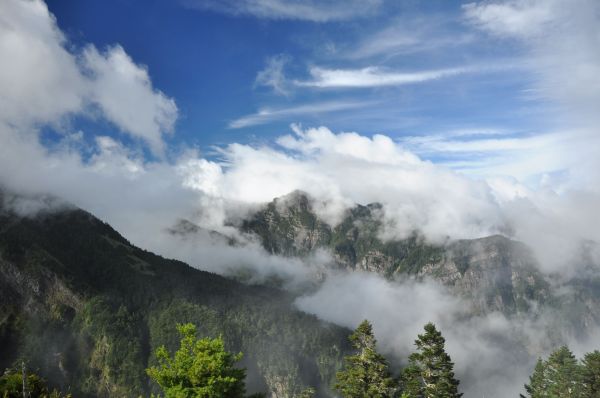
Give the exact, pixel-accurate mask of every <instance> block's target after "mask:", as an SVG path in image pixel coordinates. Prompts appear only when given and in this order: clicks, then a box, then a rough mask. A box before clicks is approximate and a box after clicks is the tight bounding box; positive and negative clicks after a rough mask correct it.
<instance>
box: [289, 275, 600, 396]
mask: <svg viewBox="0 0 600 398" xmlns="http://www.w3.org/2000/svg"><path fill="white" fill-rule="evenodd" d="M296 305H297V306H298V308H300V309H301V310H303V311H306V312H309V313H312V314H315V315H317V316H318V317H319V318H321V319H324V320H327V321H332V322H335V323H337V324H340V325H343V326H346V327H348V328H355V327H356V326H357V325H358V324H359V323H360V322H361V321H362V320H363V319H369V320H370V321H371V322H372V323H373V327H374V331H375V335H376V337H377V339H378V341H379V348H380V350H381V351H382V352H384V353H385V354H386V355H387V356H388V358H389V359H391V362H392V364H393V365H394V366H395V367H397V366H398V365H399V364H405V363H406V361H407V358H408V355H410V353H412V352H414V350H415V347H414V344H413V342H414V340H415V339H416V336H417V334H420V333H422V331H423V325H424V324H426V323H427V322H434V323H435V324H436V326H437V327H438V328H439V329H440V330H441V331H442V333H443V335H444V337H445V338H446V348H447V351H448V353H449V354H450V356H451V357H452V360H453V361H454V362H455V370H456V373H457V377H458V378H459V379H460V380H461V385H460V391H461V392H463V393H464V394H465V396H467V397H481V396H485V397H498V398H500V397H509V396H518V395H519V393H523V384H524V383H526V382H527V381H528V375H529V374H530V372H531V370H532V368H533V365H534V362H535V359H536V357H537V356H540V355H547V353H548V352H549V351H552V350H553V349H554V348H555V346H556V345H557V344H560V343H566V344H569V345H571V346H573V347H576V348H578V350H579V351H581V349H583V350H589V349H590V347H593V345H590V344H589V342H590V340H577V339H575V338H573V337H572V335H570V334H569V333H568V332H566V331H564V333H563V334H562V335H561V337H560V338H559V340H558V341H557V340H556V337H550V335H549V334H548V331H550V330H553V324H552V322H553V321H556V318H555V317H553V315H552V314H551V313H548V314H546V313H544V314H541V315H539V316H535V317H534V316H532V315H528V316H525V317H514V318H508V317H506V316H505V315H503V314H501V313H498V312H493V313H490V314H487V315H481V316H471V315H469V304H468V303H466V302H463V301H462V300H461V299H459V298H457V297H455V296H453V295H451V294H450V293H449V292H448V291H446V290H445V288H444V287H443V286H440V285H438V284H436V283H435V282H433V281H424V282H420V283H417V282H414V281H411V280H404V281H395V282H392V281H388V280H385V279H383V278H382V277H380V276H377V275H373V274H362V273H344V274H336V275H329V277H328V278H327V279H326V281H325V283H324V284H323V285H322V286H321V287H320V288H319V289H318V290H317V291H316V292H313V293H310V294H307V295H305V296H302V297H299V298H298V299H297V300H296ZM559 323H560V322H559ZM554 325H556V323H555V324H554ZM554 333H555V334H556V335H558V334H561V333H562V331H560V330H557V329H554ZM594 333H597V330H596V331H593V332H592V335H593V334H594Z"/></svg>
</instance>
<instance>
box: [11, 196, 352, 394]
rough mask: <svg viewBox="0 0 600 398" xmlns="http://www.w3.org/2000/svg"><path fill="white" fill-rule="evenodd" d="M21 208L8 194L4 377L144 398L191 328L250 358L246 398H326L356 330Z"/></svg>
mask: <svg viewBox="0 0 600 398" xmlns="http://www.w3.org/2000/svg"><path fill="white" fill-rule="evenodd" d="M20 200H21V198H19V197H15V196H14V195H9V194H7V193H2V192H0V366H2V367H3V368H7V367H11V366H14V364H15V363H20V360H25V361H27V363H28V367H29V368H30V369H34V370H36V371H37V372H38V373H39V374H41V376H43V377H45V378H46V379H48V380H49V382H50V384H51V385H52V386H55V387H58V388H60V389H61V390H63V391H71V392H72V393H73V394H74V396H77V397H92V396H99V397H109V396H110V397H131V396H138V395H148V394H149V392H150V391H151V386H150V385H149V381H148V378H147V377H146V375H145V372H144V369H145V368H146V367H147V366H149V365H150V364H153V363H154V361H155V358H154V357H153V354H152V353H153V352H154V351H155V349H156V348H157V347H159V346H160V345H162V344H165V345H166V346H167V347H168V348H170V349H174V348H175V347H176V345H177V343H178V336H177V334H176V331H175V324H176V323H177V322H193V323H195V324H196V325H197V326H198V330H199V333H200V335H206V336H217V335H222V336H223V337H224V339H225V342H226V348H227V349H228V350H230V351H234V352H238V351H242V352H244V354H245V356H244V359H243V362H242V365H243V366H245V367H247V368H248V378H247V380H248V389H249V391H250V392H254V391H263V392H267V393H269V394H270V395H271V396H273V397H287V396H293V395H294V394H295V393H297V392H298V391H300V390H301V389H303V388H304V387H306V386H316V387H317V389H318V395H320V396H328V395H329V394H330V393H329V385H330V384H331V381H332V378H333V377H334V375H335V371H336V370H337V369H339V367H340V366H341V360H342V357H343V355H344V354H345V353H347V351H348V349H349V347H348V345H347V335H348V333H349V331H348V330H346V329H344V328H341V327H338V326H335V325H332V324H329V323H325V322H322V321H320V320H318V319H317V318H315V317H314V316H311V315H307V314H305V313H302V312H300V311H297V310H296V309H295V308H294V306H293V297H292V296H290V295H289V294H288V293H286V292H285V291H281V290H278V289H274V288H271V287H264V286H248V285H244V284H241V283H238V282H236V281H233V280H230V279H226V278H223V277H221V276H218V275H215V274H212V273H208V272H204V271H199V270H197V269H193V268H191V267H189V266H188V265H186V264H184V263H181V262H179V261H174V260H168V259H165V258H162V257H160V256H157V255H155V254H152V253H150V252H147V251H144V250H141V249H139V248H137V247H135V246H133V245H132V244H131V243H130V242H128V241H127V240H126V239H125V238H124V237H122V236H121V235H119V234H118V233H117V232H116V231H115V230H114V229H113V228H111V227H110V226H109V225H108V224H106V223H104V222H102V221H100V220H99V219H97V218H95V217H94V216H93V215H91V214H89V213H87V212H85V211H83V210H80V209H77V208H73V207H70V206H58V207H55V208H54V207H53V208H51V209H50V210H48V209H46V210H44V207H43V206H42V210H36V212H35V213H34V214H33V215H20V213H22V212H18V211H16V210H15V206H14V204H15V203H18V202H19V201H20ZM44 200H45V199H44V198H42V202H43V201H44ZM50 201H51V200H50ZM8 204H12V205H10V206H9V205H8Z"/></svg>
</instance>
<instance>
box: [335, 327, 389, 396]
mask: <svg viewBox="0 0 600 398" xmlns="http://www.w3.org/2000/svg"><path fill="white" fill-rule="evenodd" d="M350 341H351V342H352V346H353V347H354V348H355V349H356V350H357V353H356V355H351V356H348V357H346V358H345V362H346V364H345V367H344V370H342V371H340V372H338V373H337V383H336V384H335V388H336V389H337V390H338V391H339V392H340V393H341V394H342V396H343V397H346V398H387V397H393V396H394V394H395V392H396V389H397V386H396V383H395V381H394V380H393V379H392V378H391V377H390V373H389V371H388V364H387V362H386V360H385V358H384V357H383V356H382V355H381V354H379V353H378V352H377V349H376V343H377V341H376V340H375V336H374V335H373V327H372V326H371V324H370V323H369V321H367V320H365V321H363V322H362V323H361V324H360V325H359V326H358V328H357V329H356V331H355V332H354V333H352V335H350Z"/></svg>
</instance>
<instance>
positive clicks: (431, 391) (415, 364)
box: [402, 323, 462, 398]
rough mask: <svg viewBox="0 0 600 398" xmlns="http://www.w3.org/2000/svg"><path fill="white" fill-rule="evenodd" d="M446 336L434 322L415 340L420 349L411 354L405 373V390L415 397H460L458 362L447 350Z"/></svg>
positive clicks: (426, 326)
mask: <svg viewBox="0 0 600 398" xmlns="http://www.w3.org/2000/svg"><path fill="white" fill-rule="evenodd" d="M444 344H445V339H444V337H442V334H441V333H440V332H439V331H438V330H437V329H436V327H435V325H434V324H433V323H428V324H427V325H425V333H424V334H420V335H418V338H417V340H415V345H416V346H417V352H415V353H413V354H411V356H410V357H409V366H408V367H407V368H406V369H404V372H403V377H402V379H403V387H404V391H405V392H406V393H407V394H408V395H409V396H410V397H412V398H458V397H461V396H462V394H460V393H459V392H458V384H459V381H458V380H457V379H455V378H454V371H453V369H454V364H453V363H452V360H451V359H450V356H449V355H448V354H447V353H446V351H445V348H444Z"/></svg>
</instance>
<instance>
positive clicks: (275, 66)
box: [254, 54, 290, 96]
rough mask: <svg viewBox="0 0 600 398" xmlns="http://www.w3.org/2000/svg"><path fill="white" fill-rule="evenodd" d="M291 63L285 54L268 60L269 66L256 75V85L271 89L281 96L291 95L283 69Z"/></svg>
mask: <svg viewBox="0 0 600 398" xmlns="http://www.w3.org/2000/svg"><path fill="white" fill-rule="evenodd" d="M289 61H290V57H289V56H287V55H285V54H280V55H276V56H274V57H271V58H269V59H268V60H267V65H266V66H265V68H264V69H263V70H261V71H260V72H258V74H257V75H256V80H255V82H254V84H255V85H259V86H267V87H271V88H272V89H273V91H274V92H275V93H277V94H280V95H286V96H287V95H289V87H288V86H289V82H288V81H287V79H286V77H285V73H284V71H283V69H284V68H285V66H286V64H287V63H288V62H289Z"/></svg>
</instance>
